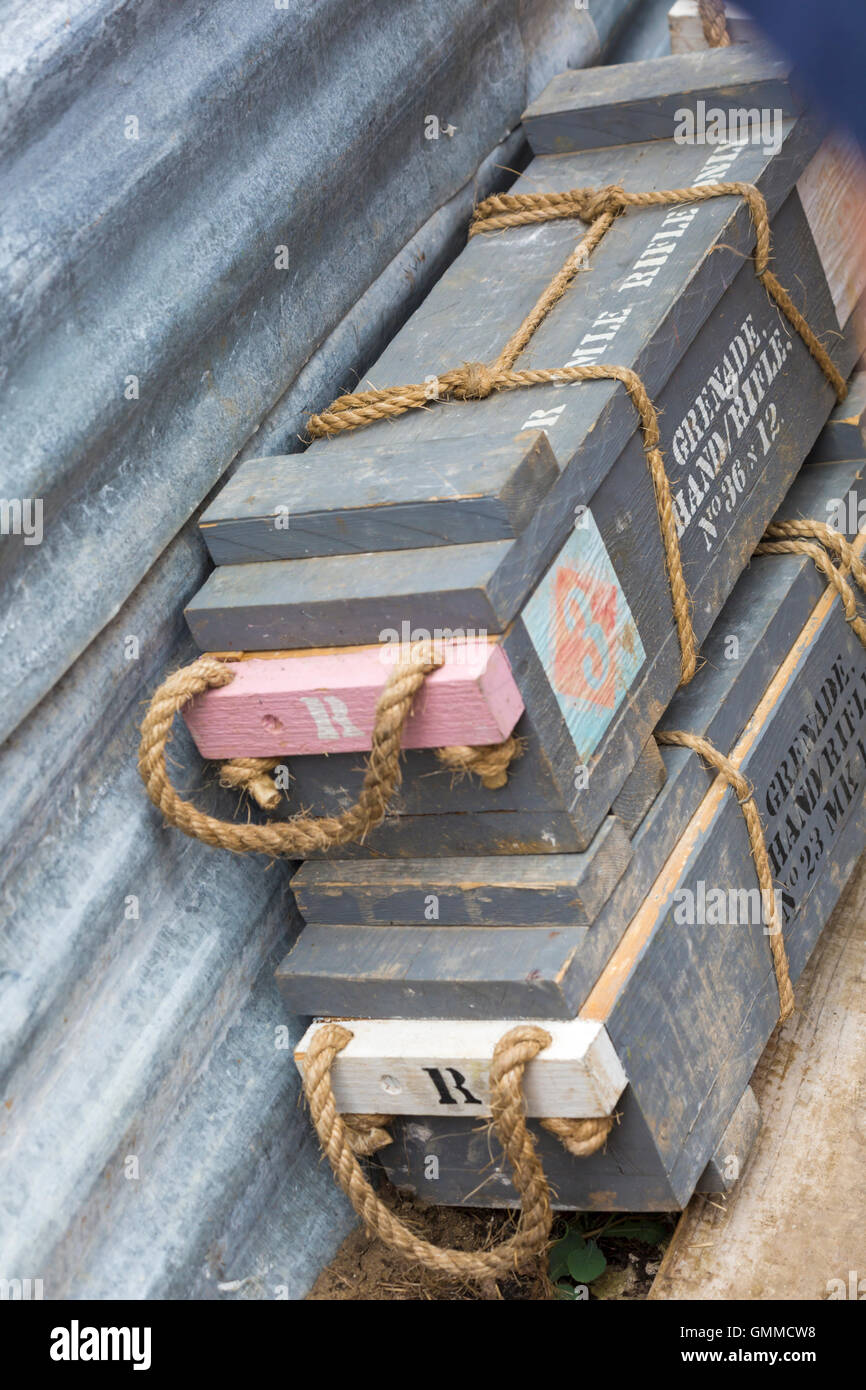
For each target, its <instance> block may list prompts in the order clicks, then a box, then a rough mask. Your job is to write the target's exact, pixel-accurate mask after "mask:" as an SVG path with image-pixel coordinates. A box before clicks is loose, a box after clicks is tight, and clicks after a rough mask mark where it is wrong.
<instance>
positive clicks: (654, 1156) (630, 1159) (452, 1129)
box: [376, 1091, 679, 1211]
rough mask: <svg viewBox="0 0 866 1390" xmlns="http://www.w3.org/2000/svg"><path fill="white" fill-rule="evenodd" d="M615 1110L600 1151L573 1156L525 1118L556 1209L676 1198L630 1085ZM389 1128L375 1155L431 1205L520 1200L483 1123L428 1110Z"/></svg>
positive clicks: (668, 1203)
mask: <svg viewBox="0 0 866 1390" xmlns="http://www.w3.org/2000/svg"><path fill="white" fill-rule="evenodd" d="M617 1111H618V1114H619V1116H620V1118H619V1122H618V1123H617V1124H616V1125H615V1127H614V1129H613V1131H612V1133H611V1136H610V1139H609V1140H608V1143H607V1146H606V1148H605V1150H604V1152H603V1153H600V1154H596V1155H594V1156H593V1158H592V1159H591V1160H588V1159H583V1158H572V1157H571V1156H570V1155H569V1154H567V1153H566V1151H565V1149H564V1148H563V1147H562V1145H561V1144H560V1142H559V1140H558V1139H556V1138H555V1137H554V1135H552V1134H549V1133H548V1132H547V1130H544V1129H542V1128H541V1126H540V1125H539V1124H538V1122H537V1121H536V1120H530V1121H529V1129H530V1130H531V1132H532V1135H533V1138H534V1140H535V1143H536V1146H537V1148H538V1150H539V1152H540V1154H541V1159H542V1163H543V1165H544V1171H545V1173H546V1175H547V1177H548V1179H549V1181H550V1185H551V1197H552V1201H553V1206H554V1207H555V1209H556V1210H558V1211H570V1210H574V1209H575V1208H578V1209H580V1210H584V1211H617V1210H620V1211H672V1210H674V1209H675V1208H676V1207H677V1206H678V1205H679V1204H678V1202H677V1199H676V1195H675V1193H674V1191H673V1189H672V1188H671V1185H670V1183H669V1181H668V1178H667V1176H666V1174H665V1171H664V1167H663V1165H662V1164H661V1162H660V1161H659V1157H658V1153H657V1152H656V1149H655V1146H654V1144H653V1140H652V1136H651V1134H650V1132H649V1130H648V1129H647V1126H646V1122H645V1121H644V1119H643V1117H642V1115H641V1113H640V1110H639V1108H638V1107H637V1106H636V1105H635V1104H634V1102H633V1100H632V1098H631V1096H630V1094H629V1092H628V1091H626V1093H625V1095H624V1096H623V1099H622V1101H621V1102H620V1104H619V1105H618V1106H617ZM389 1129H390V1131H391V1133H392V1134H393V1135H394V1142H393V1144H391V1145H389V1147H388V1148H385V1149H380V1150H379V1152H378V1154H377V1155H376V1156H377V1158H379V1159H381V1161H382V1163H383V1164H384V1166H385V1170H386V1172H387V1174H388V1176H389V1178H390V1179H391V1181H392V1182H393V1183H395V1184H396V1186H397V1187H399V1188H401V1189H402V1190H403V1191H407V1192H411V1193H414V1194H416V1195H417V1196H418V1197H420V1198H421V1199H422V1200H423V1201H425V1202H432V1203H434V1204H435V1205H436V1206H470V1207H507V1206H516V1205H517V1204H518V1198H517V1194H516V1193H515V1191H514V1187H513V1186H512V1183H511V1175H510V1171H509V1168H508V1164H507V1162H506V1161H505V1159H504V1157H503V1154H502V1150H501V1148H500V1146H499V1144H498V1142H497V1140H496V1138H495V1136H494V1134H493V1131H492V1129H491V1127H490V1125H489V1124H488V1123H486V1122H484V1121H480V1120H479V1121H476V1122H474V1123H473V1121H472V1120H454V1119H452V1120H448V1119H439V1118H438V1116H435V1115H434V1116H426V1115H425V1116H423V1117H420V1116H419V1117H418V1118H411V1119H404V1118H402V1117H395V1118H394V1119H393V1120H392V1121H391V1122H390V1124H389ZM431 1159H436V1160H437V1162H436V1163H435V1164H434V1163H432V1162H431ZM589 1163H591V1164H592V1167H591V1169H590V1168H588V1167H587V1164H589ZM587 1178H589V1179H590V1180H589V1181H587V1180H586V1179H587Z"/></svg>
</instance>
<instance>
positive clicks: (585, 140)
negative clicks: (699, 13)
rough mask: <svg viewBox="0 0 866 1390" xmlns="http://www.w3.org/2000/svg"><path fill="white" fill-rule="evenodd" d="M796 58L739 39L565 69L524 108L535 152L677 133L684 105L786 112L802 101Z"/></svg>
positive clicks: (797, 108)
mask: <svg viewBox="0 0 866 1390" xmlns="http://www.w3.org/2000/svg"><path fill="white" fill-rule="evenodd" d="M790 68H791V64H790V63H789V61H788V60H787V59H786V58H782V57H780V56H779V55H778V54H776V53H773V52H772V51H770V50H769V49H767V48H765V47H764V46H762V45H759V44H742V43H738V44H732V45H731V46H730V47H729V48H711V49H707V50H705V51H703V52H700V53H676V54H670V55H667V56H665V57H662V58H646V59H644V60H643V61H642V62H636V63H627V64H611V65H609V66H606V67H599V68H592V69H590V70H589V71H588V72H572V71H569V72H564V73H560V74H559V75H558V76H556V77H554V78H553V80H552V81H551V82H550V83H548V85H547V87H546V88H545V89H544V91H543V92H542V94H541V96H540V97H537V98H536V99H535V101H534V102H532V104H531V105H530V106H529V107H528V108H527V110H526V111H524V113H523V125H524V129H525V130H526V133H527V136H528V138H529V143H530V145H531V146H532V148H533V150H534V151H535V153H536V154H558V153H563V152H565V151H566V150H591V149H595V148H597V147H598V146H600V145H623V144H628V143H629V142H633V141H641V140H670V139H671V138H672V137H673V135H674V132H675V130H676V128H677V119H678V114H679V112H681V111H682V109H683V107H684V106H689V107H691V108H694V106H695V103H696V102H698V101H703V102H705V104H706V107H707V108H708V109H709V108H715V109H719V108H721V109H723V110H726V111H727V110H729V109H730V108H731V107H736V108H744V107H745V108H750V107H757V108H759V109H765V110H769V111H775V110H780V111H781V112H783V113H784V115H785V116H791V115H796V114H797V113H798V111H800V110H801V109H802V106H803V102H802V98H801V97H800V96H799V95H798V94H797V92H796V90H792V89H791V86H790V83H789V80H788V78H789V73H790Z"/></svg>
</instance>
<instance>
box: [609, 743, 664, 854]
mask: <svg viewBox="0 0 866 1390" xmlns="http://www.w3.org/2000/svg"><path fill="white" fill-rule="evenodd" d="M666 775H667V774H666V770H665V764H664V759H663V758H662V755H661V752H660V751H659V747H658V744H657V743H656V741H655V739H653V738H650V739H648V740H647V742H646V743H645V745H644V748H643V751H642V753H641V755H640V757H639V758H638V760H637V762H636V763H635V765H634V768H633V769H632V771H631V774H630V775H629V777H628V779H627V781H626V782H624V783H623V787H622V790H621V791H620V792H619V794H618V796H616V797H615V798H614V803H613V806H612V808H611V809H612V811H613V814H614V815H615V816H616V817H617V819H618V820H619V821H621V822H622V824H623V826H624V827H625V829H626V830H627V832H628V834H629V835H630V836H631V835H633V834H634V833H635V831H636V830H637V828H638V826H639V825H640V823H641V821H642V820H643V818H644V816H645V815H646V813H647V811H648V810H649V808H650V807H651V806H652V804H653V802H654V801H655V799H656V797H657V796H658V794H659V792H660V791H661V789H662V787H663V786H664V784H665V777H666Z"/></svg>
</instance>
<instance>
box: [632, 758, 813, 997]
mask: <svg viewBox="0 0 866 1390" xmlns="http://www.w3.org/2000/svg"><path fill="white" fill-rule="evenodd" d="M656 739H657V740H658V742H659V743H664V744H669V745H675V746H677V747H679V748H691V750H692V752H694V753H697V754H698V756H699V757H701V758H703V759H704V761H705V762H707V763H709V764H710V766H711V767H714V768H715V769H716V771H717V772H718V773H719V774H720V776H721V777H723V778H724V780H725V781H726V782H727V784H728V786H729V787H731V788H732V789H733V791H734V792H735V793H736V797H737V800H738V801H739V803H740V807H741V809H742V812H743V819H744V820H745V822H746V829H747V831H748V832H749V843H750V845H751V847H752V858H753V859H754V861H755V868H756V869H757V872H758V883H759V885H760V889H761V899H762V902H763V903H764V907H765V910H766V909H767V905H768V904H769V916H770V922H769V928H768V933H767V934H768V936H769V940H770V953H771V955H772V958H773V969H774V970H775V972H776V985H777V987H778V990H779V1021H780V1022H781V1023H784V1021H785V1019H786V1018H790V1016H791V1014H792V1013H793V1012H794V988H793V985H792V984H791V974H790V970H789V967H788V952H787V950H786V949H785V941H784V938H783V936H782V923H781V922H780V920H779V917H778V913H777V911H776V894H775V891H774V884H773V875H772V872H771V870H770V859H769V856H768V854H767V842H766V840H765V838H764V827H763V824H762V823H761V816H760V812H759V811H758V807H757V804H756V802H755V797H754V791H753V788H752V786H751V784H750V783H749V782H748V781H747V779H746V778H745V777H744V776H743V774H742V772H740V770H739V768H738V767H736V766H735V765H734V763H732V762H731V760H730V758H726V757H725V755H724V753H720V752H719V750H718V748H714V747H713V745H712V744H711V743H710V741H709V740H708V739H705V738H701V737H700V736H699V735H698V734H689V733H683V732H682V731H680V730H664V731H662V732H657V733H656Z"/></svg>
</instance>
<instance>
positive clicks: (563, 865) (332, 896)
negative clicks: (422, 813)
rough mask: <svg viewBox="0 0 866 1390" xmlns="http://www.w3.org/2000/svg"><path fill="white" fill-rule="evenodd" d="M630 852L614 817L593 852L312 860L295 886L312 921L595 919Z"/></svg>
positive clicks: (562, 922) (447, 923)
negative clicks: (481, 856)
mask: <svg viewBox="0 0 866 1390" xmlns="http://www.w3.org/2000/svg"><path fill="white" fill-rule="evenodd" d="M630 858H631V849H630V846H629V841H628V837H627V835H626V833H625V830H624V828H623V826H622V825H621V823H620V822H619V821H618V819H617V818H616V817H614V816H609V817H608V819H607V820H606V821H605V823H604V825H603V826H602V827H601V829H600V830H599V832H598V835H597V836H596V838H595V840H594V841H593V843H592V845H591V847H590V849H589V850H587V851H585V853H583V854H550V855H548V854H540V855H533V854H522V855H493V856H490V857H486V858H483V859H478V858H465V859H445V858H437V859H396V860H394V859H378V860H354V861H353V860H345V859H340V860H319V861H317V860H307V862H306V863H304V864H302V865H301V867H300V869H299V870H298V872H297V873H296V874H295V876H294V878H293V879H292V891H293V893H294V895H295V900H296V902H297V904H298V909H299V911H300V912H301V915H302V916H303V917H304V919H305V921H307V922H316V923H319V924H328V923H330V924H332V925H339V926H348V925H352V924H357V925H359V926H360V925H367V926H372V927H376V926H395V925H397V926H399V925H416V926H437V925H438V926H440V927H443V928H445V927H451V926H466V925H471V924H474V925H478V926H484V925H493V924H495V925H497V926H502V927H505V926H509V925H520V926H539V927H542V928H544V927H551V926H588V925H589V924H590V923H591V922H592V921H593V919H594V918H595V916H596V914H597V913H598V911H599V910H600V908H601V907H602V906H603V905H604V903H605V901H606V900H607V898H608V897H609V896H610V893H611V892H612V891H613V888H614V887H615V886H616V884H617V882H618V881H619V879H620V878H621V877H622V875H623V873H624V871H625V869H626V866H627V865H628V862H629V859H630ZM305 939H306V938H305ZM312 1007H313V1008H315V1005H313V1006H312Z"/></svg>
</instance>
